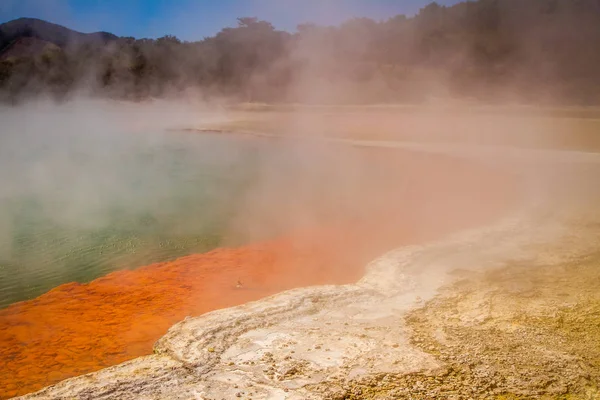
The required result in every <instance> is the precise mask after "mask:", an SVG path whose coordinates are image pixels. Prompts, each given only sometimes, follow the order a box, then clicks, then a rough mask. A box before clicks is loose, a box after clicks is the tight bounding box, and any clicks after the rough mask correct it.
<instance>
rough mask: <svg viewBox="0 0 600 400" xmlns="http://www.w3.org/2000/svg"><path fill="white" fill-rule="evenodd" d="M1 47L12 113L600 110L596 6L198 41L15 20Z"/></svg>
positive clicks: (2, 82)
mask: <svg viewBox="0 0 600 400" xmlns="http://www.w3.org/2000/svg"><path fill="white" fill-rule="evenodd" d="M0 49H1V50H0V97H1V98H2V99H3V100H5V101H11V102H15V101H18V100H21V99H24V98H27V97H30V96H33V95H36V94H40V93H45V94H51V95H53V96H56V97H58V98H64V97H65V96H68V95H69V94H70V93H73V92H74V91H77V92H78V93H80V92H81V91H84V92H86V93H88V94H92V95H99V96H111V97H119V98H132V99H139V98H145V97H149V96H166V95H173V94H175V95H176V94H178V93H180V92H182V91H194V92H195V93H202V94H203V95H205V96H212V95H225V96H231V97H233V98H236V99H238V100H242V101H278V102H282V101H304V102H338V103H339V102H352V103H356V102H405V101H406V102H415V101H422V100H425V99H427V98H430V97H450V98H477V99H481V100H486V101H503V100H516V99H518V100H521V101H526V102H541V101H556V102H562V103H569V104H573V103H579V104H598V103H600V72H599V71H600V0H479V1H470V2H463V3H459V4H457V5H454V6H451V7H444V6H440V5H438V4H436V3H432V4H430V5H428V6H426V7H424V8H423V9H421V10H420V12H419V13H418V14H417V15H415V16H414V17H406V16H403V15H397V16H393V17H391V18H390V19H388V20H384V21H374V20H371V19H367V18H357V19H352V20H349V21H346V22H345V23H343V24H341V25H340V26H337V27H329V26H318V25H313V24H303V25H300V26H298V29H297V31H296V32H294V33H289V32H285V31H279V30H276V29H275V28H274V27H273V26H272V25H271V24H270V23H269V22H266V21H260V20H258V19H256V18H240V19H239V20H238V26H237V27H235V28H225V29H223V30H222V31H220V32H219V33H217V34H216V35H215V36H212V37H207V38H204V39H202V40H199V41H194V42H181V41H180V40H179V39H177V38H176V37H173V36H165V37H162V38H159V39H156V40H153V39H134V38H123V37H120V38H117V37H116V36H114V35H111V34H108V33H105V32H99V33H93V34H82V33H79V32H74V31H71V30H69V29H67V28H64V27H60V26H58V25H54V24H50V23H46V22H44V21H40V20H31V19H19V20H15V21H10V22H8V23H5V24H2V25H0Z"/></svg>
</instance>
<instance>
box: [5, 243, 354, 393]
mask: <svg viewBox="0 0 600 400" xmlns="http://www.w3.org/2000/svg"><path fill="white" fill-rule="evenodd" d="M340 261H341V260H339V258H338V259H337V260H336V257H335V254H334V253H333V252H332V251H328V250H327V249H324V248H317V247H312V246H310V248H309V247H303V248H297V246H296V245H295V244H294V243H292V242H291V241H284V240H281V241H277V242H269V243H264V244H258V245H253V246H247V247H243V248H238V249H218V250H214V251H211V252H209V253H206V254H201V255H192V256H188V257H184V258H180V259H178V260H176V261H173V262H167V263H161V264H154V265H150V266H147V267H143V268H140V269H137V270H135V271H119V272H115V273H112V274H109V275H107V276H105V277H103V278H100V279H97V280H95V281H93V282H91V283H89V284H77V283H70V284H66V285H62V286H59V287H57V288H55V289H54V290H51V291H50V292H48V293H46V294H45V295H43V296H40V297H39V298H37V299H34V300H31V301H26V302H22V303H17V304H14V305H12V306H10V307H8V308H7V309H4V310H1V311H0V367H1V368H0V369H1V370H2V374H1V376H0V388H3V390H2V397H4V398H7V397H11V396H15V395H19V394H24V393H27V392H31V391H34V390H37V389H40V388H42V387H44V386H47V385H50V384H53V383H56V382H58V381H60V380H62V379H65V378H68V377H72V376H76V375H80V374H85V373H88V372H92V371H95V370H98V369H101V368H103V367H106V366H109V365H114V364H117V363H120V362H123V361H125V360H128V359H131V358H134V357H137V356H141V355H145V354H149V353H151V351H152V345H153V343H154V342H155V341H156V340H157V339H158V338H159V337H160V336H162V335H163V334H164V333H165V332H166V331H167V329H168V328H169V327H170V326H171V325H173V324H174V323H176V322H177V321H179V320H181V319H183V318H185V317H186V316H189V315H199V314H202V313H204V312H207V311H210V310H214V309H218V308H223V307H228V306H233V305H237V304H242V303H244V302H247V301H251V300H256V299H259V298H261V297H264V296H267V295H270V294H273V293H276V292H279V291H282V290H285V289H288V288H292V287H295V286H304V285H310V284H319V283H345V282H351V281H354V280H356V279H357V278H358V277H359V276H360V268H356V266H348V268H342V269H339V273H338V274H332V272H331V269H330V268H328V266H329V265H330V264H331V263H336V264H338V265H339V263H340ZM342 271H343V273H342ZM238 280H241V282H242V283H243V285H242V287H241V288H236V282H237V281H238Z"/></svg>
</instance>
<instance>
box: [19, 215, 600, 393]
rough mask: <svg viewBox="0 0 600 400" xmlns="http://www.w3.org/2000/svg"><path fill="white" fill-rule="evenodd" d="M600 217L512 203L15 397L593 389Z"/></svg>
mask: <svg viewBox="0 0 600 400" xmlns="http://www.w3.org/2000/svg"><path fill="white" fill-rule="evenodd" d="M598 239H600V219H597V218H595V217H594V218H592V217H586V218H585V219H576V218H574V217H569V216H562V217H556V216H555V217H554V218H551V219H550V218H546V217H543V218H542V216H537V217H534V218H530V217H528V218H525V217H520V216H515V217H514V218H511V219H507V220H504V221H502V222H501V223H499V224H498V225H496V226H493V227H488V228H483V229H479V230H472V231H468V232H463V233H460V234H457V235H455V236H454V237H452V238H449V239H448V240H445V241H440V242H437V243H431V244H428V245H423V246H410V247H406V248H402V249H398V250H395V251H392V252H390V253H388V254H386V255H384V256H382V257H381V258H379V259H377V260H375V261H373V262H372V263H371V264H370V265H369V266H368V269H367V273H366V275H365V277H364V278H363V279H361V280H360V281H359V282H357V283H356V284H354V285H346V286H327V287H313V288H304V289H297V290H291V291H288V292H284V293H281V294H278V295H275V296H272V297H269V298H266V299H263V300H260V301H256V302H253V303H249V304H246V305H242V306H239V307H234V308H230V309H225V310H219V311H215V312H211V313H208V314H206V315H203V316H201V317H197V318H188V319H186V320H184V321H182V322H180V323H178V324H177V325H175V326H173V327H172V328H171V329H170V330H169V332H168V333H167V334H166V335H165V336H164V337H163V338H161V339H160V340H159V341H158V342H157V343H156V345H155V351H154V354H153V355H150V356H147V357H142V358H139V359H135V360H133V361H130V362H127V363H124V364H121V365H117V366H114V367H111V368H107V369H105V370H102V371H99V372H97V373H93V374H89V375H85V376H81V377H77V378H73V379H69V380H66V381H63V382H61V383H59V384H57V385H54V386H52V387H49V388H46V389H44V390H42V391H40V392H37V393H35V394H31V395H28V396H24V397H22V398H23V399H71V398H77V399H234V398H245V399H250V398H252V399H375V398H377V399H397V398H455V399H467V398H565V399H566V398H569V399H573V398H581V399H595V398H599V396H600V392H598V386H599V385H600V294H599V293H598V290H597V289H598V282H600V279H599V278H600V268H599V267H598V265H599V263H600V256H598V254H600V253H599V250H600V248H599V247H598V243H600V242H599V241H598Z"/></svg>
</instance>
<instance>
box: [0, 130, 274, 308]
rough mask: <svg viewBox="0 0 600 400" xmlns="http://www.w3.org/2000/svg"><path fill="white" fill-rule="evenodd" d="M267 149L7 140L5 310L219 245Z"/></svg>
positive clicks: (102, 137) (164, 140) (184, 142)
mask: <svg viewBox="0 0 600 400" xmlns="http://www.w3.org/2000/svg"><path fill="white" fill-rule="evenodd" d="M261 146H264V145H263V143H262V142H261V141H257V140H252V139H244V138H240V137H235V138H234V137H225V136H218V135H210V134H209V135H190V134H184V133H173V132H168V133H167V132H144V133H126V132H113V133H110V132H94V131H91V132H62V133H55V132H53V133H40V132H37V133H31V132H16V131H15V132H10V131H9V132H6V131H4V132H2V136H0V182H1V183H2V184H1V185H0V307H3V306H7V305H8V304H11V303H13V302H16V301H20V300H25V299H30V298H33V297H36V296H38V295H40V294H42V293H44V292H46V291H47V290H49V289H51V288H52V287H55V286H57V285H59V284H62V283H65V282H71V281H77V282H87V281H90V280H92V279H94V278H97V277H99V276H101V275H105V274H107V273H109V272H111V271H114V270H119V269H125V268H134V267H138V266H141V265H146V264H150V263H154V262H160V261H165V260H169V259H173V258H176V257H179V256H182V255H186V254H191V253H197V252H203V251H206V250H209V249H212V248H214V247H217V246H219V245H220V244H221V243H222V241H223V239H224V235H225V227H226V226H227V223H228V220H229V218H230V216H231V214H232V213H233V212H234V208H233V207H234V201H232V200H233V199H235V198H236V196H237V195H238V193H239V192H240V191H242V190H243V189H244V187H245V186H246V185H247V184H248V182H249V181H250V180H251V179H252V170H253V168H252V166H253V165H254V163H253V160H254V159H255V158H256V157H257V155H258V153H259V152H260V148H261Z"/></svg>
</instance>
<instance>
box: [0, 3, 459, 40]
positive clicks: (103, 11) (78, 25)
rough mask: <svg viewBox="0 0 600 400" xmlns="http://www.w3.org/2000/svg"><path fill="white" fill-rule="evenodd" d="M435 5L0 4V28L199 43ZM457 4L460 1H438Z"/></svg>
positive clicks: (404, 12) (408, 12) (388, 15)
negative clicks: (18, 24)
mask: <svg viewBox="0 0 600 400" xmlns="http://www.w3.org/2000/svg"><path fill="white" fill-rule="evenodd" d="M431 1H432V0H0V23H1V22H6V21H9V20H11V19H15V18H19V17H35V18H41V19H46V20H48V21H51V22H54V23H57V24H61V25H65V26H67V27H69V28H72V29H75V30H78V31H82V32H93V31H99V30H103V31H108V32H111V33H114V34H116V35H119V36H134V37H137V38H141V37H154V38H155V37H160V36H164V35H166V34H172V35H175V36H177V37H179V38H180V39H183V40H198V39H202V38H203V37H205V36H210V35H213V34H215V33H216V32H218V31H219V30H220V29H221V28H223V27H226V26H234V25H235V24H236V18H237V17H246V16H255V17H259V18H260V19H264V20H267V21H270V22H272V23H273V24H274V25H275V27H277V28H278V29H284V30H288V31H294V30H295V27H296V25H298V24H299V23H302V22H307V21H310V22H316V23H320V24H333V25H335V24H338V23H340V22H342V21H344V20H346V19H349V18H352V17H362V16H365V17H370V18H374V19H386V18H389V17H391V16H394V15H396V14H407V15H412V14H414V13H416V12H418V10H419V8H421V7H423V6H425V5H427V4H428V3H430V2H431ZM437 2H438V3H439V4H454V3H457V2H458V0H437Z"/></svg>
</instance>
